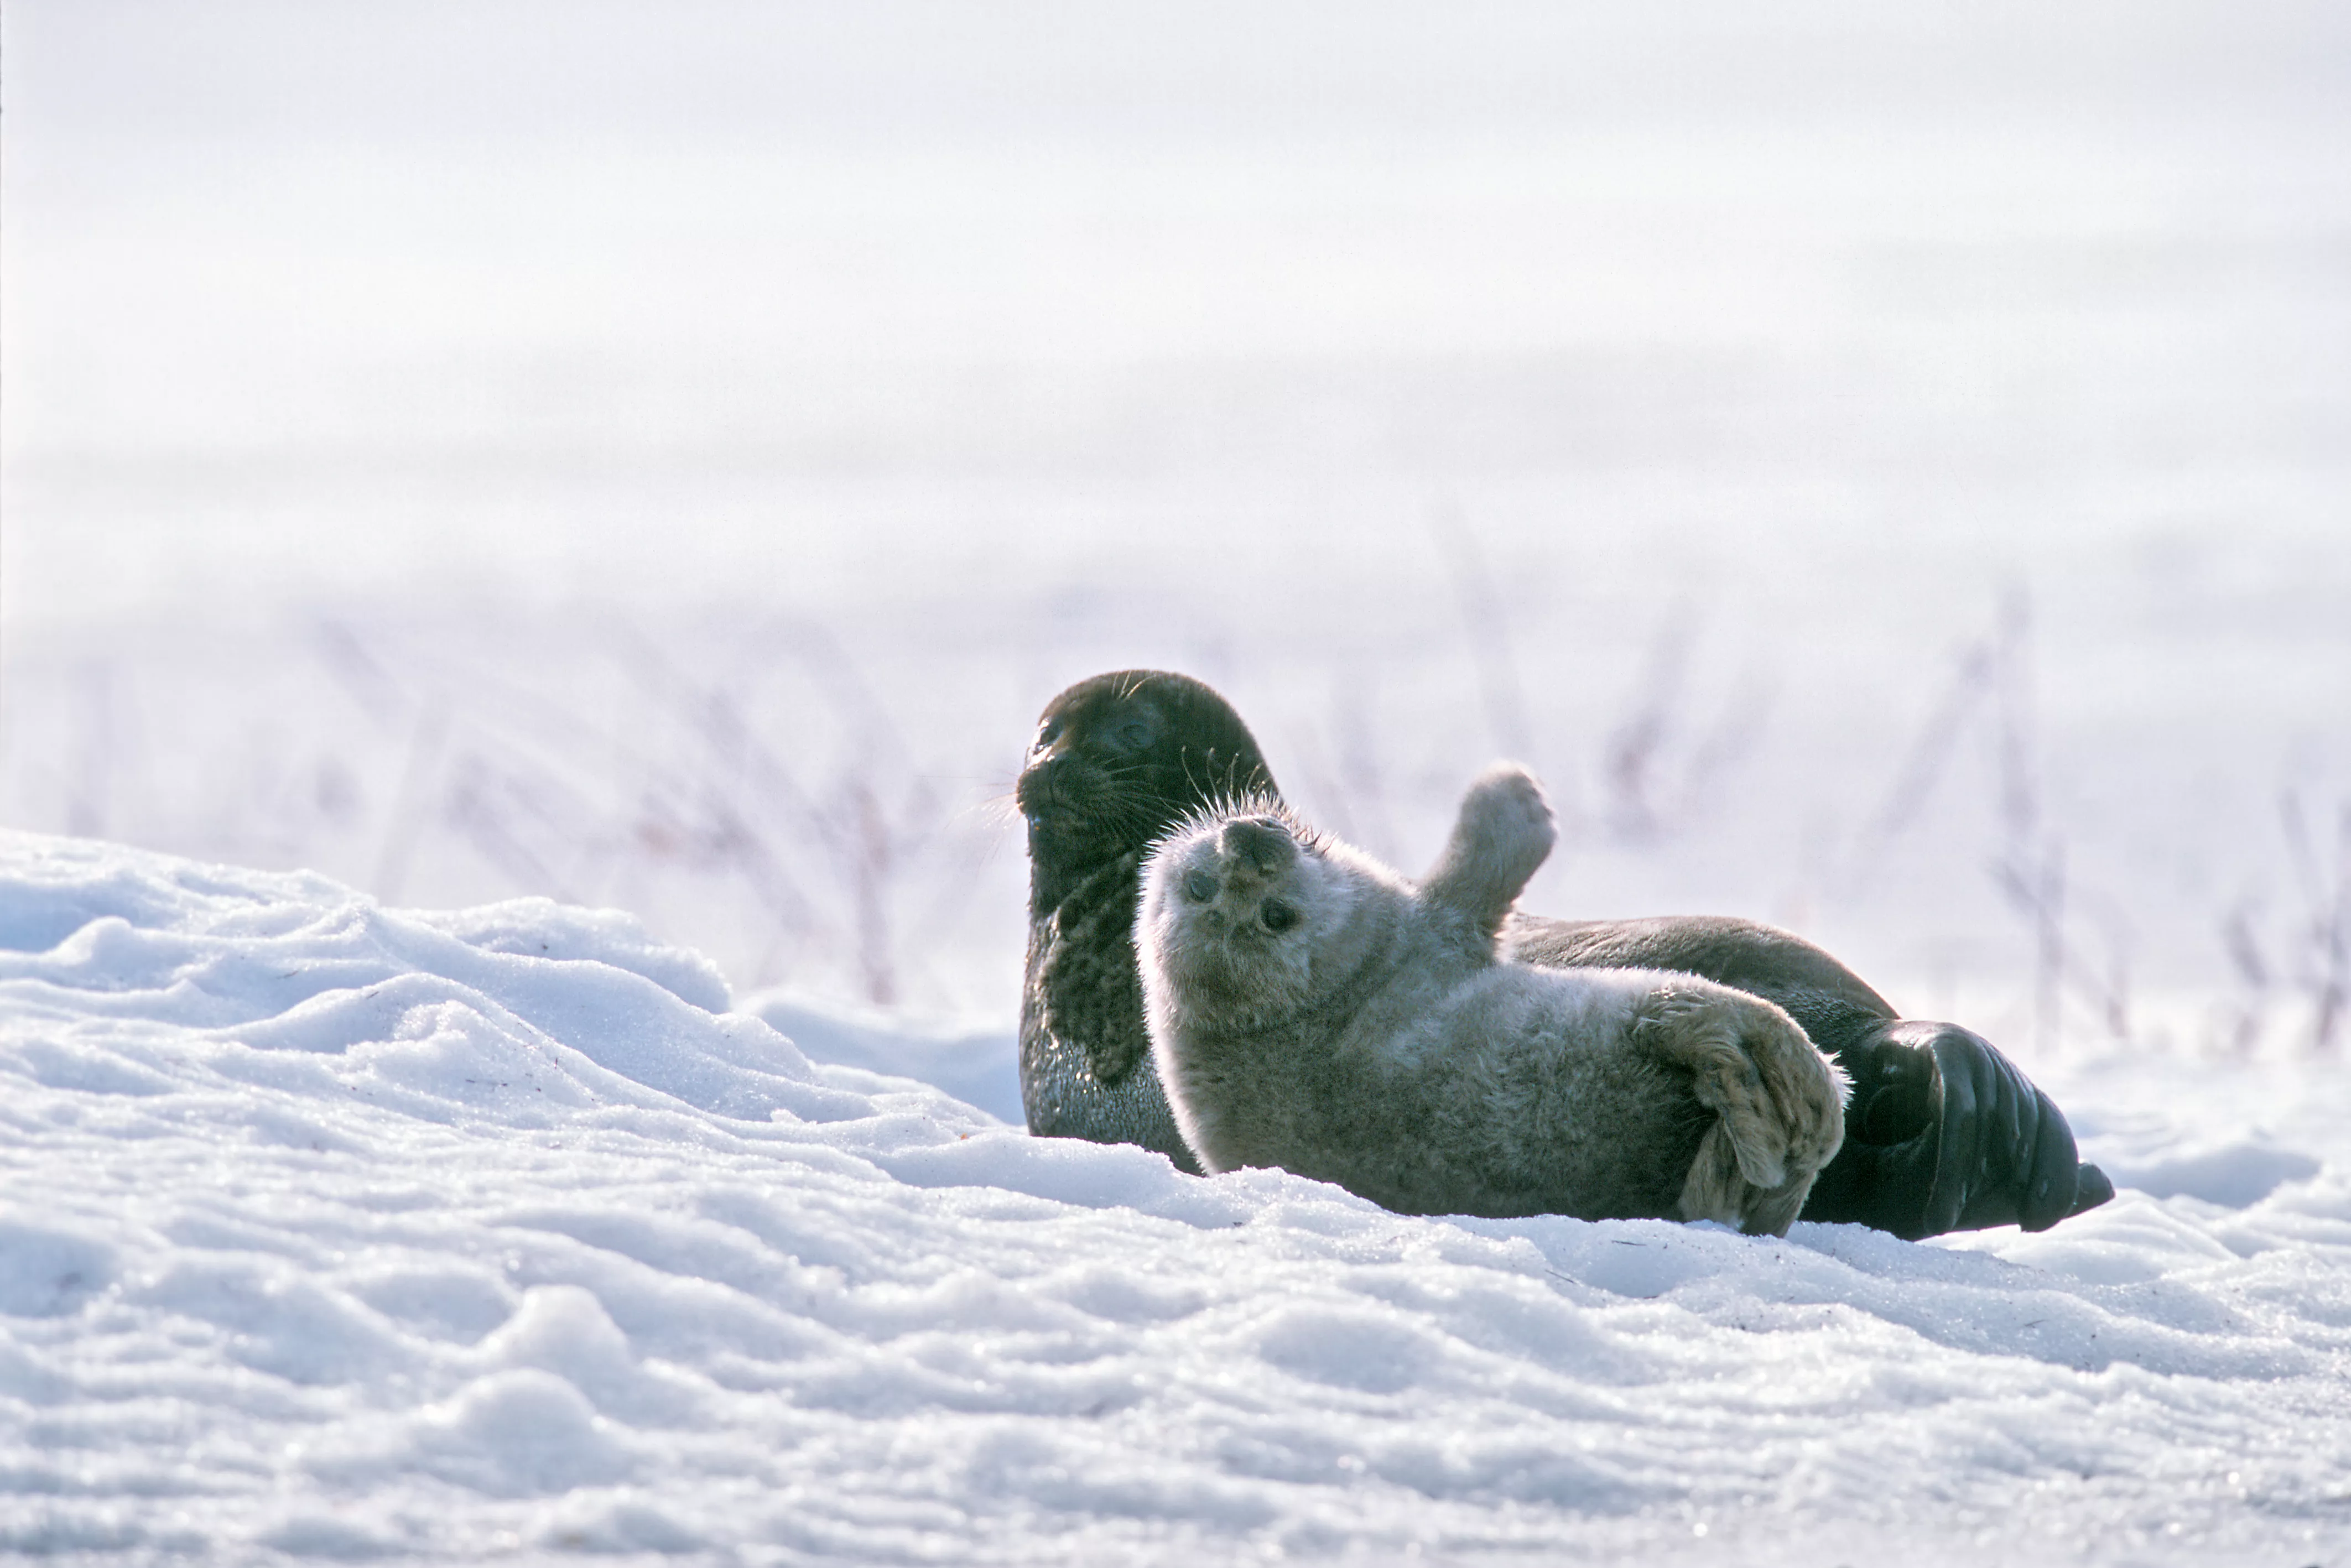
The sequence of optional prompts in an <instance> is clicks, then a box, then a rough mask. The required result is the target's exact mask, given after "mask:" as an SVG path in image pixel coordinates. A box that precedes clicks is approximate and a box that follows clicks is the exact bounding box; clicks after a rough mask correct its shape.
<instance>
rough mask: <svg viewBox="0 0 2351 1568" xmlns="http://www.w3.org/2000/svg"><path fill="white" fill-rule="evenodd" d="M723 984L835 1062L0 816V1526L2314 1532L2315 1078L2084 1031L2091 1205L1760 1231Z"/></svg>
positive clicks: (574, 930)
mask: <svg viewBox="0 0 2351 1568" xmlns="http://www.w3.org/2000/svg"><path fill="white" fill-rule="evenodd" d="M762 1010H763V1011H765V1012H767V1013H768V1015H769V1016H771V1017H776V1018H779V1019H789V1020H792V1021H793V1022H794V1025H795V1027H796V1028H799V1029H800V1030H801V1032H802V1034H803V1038H804V1040H806V1041H807V1042H808V1043H810V1045H811V1047H812V1048H815V1047H816V1046H817V1042H818V1041H820V1040H823V1041H829V1042H831V1044H832V1045H833V1046H835V1047H836V1048H838V1050H839V1053H840V1054H841V1055H843V1056H845V1057H846V1058H848V1060H847V1061H845V1062H842V1063H833V1064H819V1063H812V1062H811V1061H810V1059H809V1057H808V1056H807V1055H805V1054H803V1052H802V1051H801V1050H800V1049H799V1048H798V1047H796V1046H795V1045H794V1044H793V1043H792V1041H791V1040H788V1039H787V1038H786V1037H785V1036H784V1035H783V1034H781V1033H778V1031H777V1030H776V1029H775V1028H773V1027H771V1026H770V1024H769V1023H768V1022H767V1021H763V1020H762V1019H761V1018H759V1017H756V1016H753V1015H752V1014H751V1013H750V1012H747V1011H739V1012H738V1011H730V1010H728V996H727V991H726V986H725V984H724V982H723V981H722V980H721V979H720V977H719V976H718V974H717V972H716V969H715V968H713V967H711V966H710V965H709V964H708V963H706V962H705V961H703V960H702V959H700V958H698V957H697V956H694V955H691V954H687V953H683V952H680V951H677V950H675V949H671V948H666V947H664V946H659V945H657V944H655V943H653V942H652V941H651V940H649V939H648V938H647V937H646V936H644V935H643V931H642V930H641V928H640V927H638V926H637V925H635V924H634V923H633V922H632V921H631V920H630V919H628V918H627V917H625V916H622V915H614V914H611V913H604V912H593V911H586V910H580V909H577V908H569V907H564V906H559V905H557V904H550V903H548V902H545V901H539V900H532V901H524V902H518V903H512V904H498V905H494V906H491V907H488V908H484V909H475V910H468V911H464V912H460V913H455V914H428V913H421V912H413V911H392V910H387V909H383V908H381V907H379V906H377V905H376V904H373V903H372V902H371V901H370V900H368V899H366V898H364V897H361V896H360V895H358V894H353V893H352V892H350V890H348V889H346V888H344V887H341V886H340V885H337V884H335V883H330V882H328V881H326V880H324V879H321V878H319V877H316V876H310V875H280V874H268V873H256V872H245V871H235V870H229V869H224V868H220V867H214V866H205V865H199V864H195V863H193V862H185V861H179V860H172V859H168V858H165V857H162V856H158V855H152V854H148V853H144V852H134V851H131V850H126V849H120V848H116V847H113V846H110V845H105V844H99V843H92V842H86V841H69V840H62V839H52V838H43V837H36V836H29V835H21V834H12V835H6V836H5V837H0V1074H5V1092H4V1093H0V1118H5V1126H6V1134H5V1160H6V1165H7V1178H6V1186H5V1198H0V1552H5V1553H21V1554H26V1555H34V1554H49V1555H55V1556H63V1557H67V1558H76V1557H82V1558H98V1559H109V1560H132V1561H137V1560H164V1559H171V1560H175V1561H185V1560H196V1561H203V1560H216V1561H224V1562H238V1563H246V1562H268V1561H274V1560H280V1559H302V1560H328V1561H346V1560H348V1561H367V1560H386V1559H389V1560H401V1559H410V1560H434V1561H465V1562H477V1561H484V1560H490V1559H497V1560H524V1561H531V1560H539V1559H551V1558H559V1557H564V1556H568V1555H569V1554H572V1553H608V1554H609V1553H617V1554H622V1555H624V1556H634V1557H639V1558H643V1559H644V1560H647V1561H651V1560H654V1559H657V1558H667V1559H670V1560H674V1561H706V1562H712V1563H999V1562H1001V1563H1011V1562H1019V1563H1029V1562H1053V1563H1111V1562H1121V1563H1154V1562H1166V1563H1178V1562H1232V1561H1253V1560H1258V1559H1260V1558H1262V1559H1275V1558H1285V1559H1303V1560H1310V1561H1312V1560H1343V1561H1348V1562H1366V1563H1385V1562H1400V1561H1407V1560H1416V1561H1420V1562H1428V1563H1484V1562H1502V1561H1510V1562H1529V1561H1542V1562H1558V1561H1582V1560H1591V1561H1615V1560H1627V1559H1631V1558H1635V1557H1637V1558H1638V1559H1639V1560H1641V1561H1645V1562H1658V1561H1664V1562H1673V1561H1691V1562H1699V1561H1719V1562H1726V1563H1729V1562H1739V1563H1774V1562H1801V1563H1806V1564H1813V1565H1820V1568H1826V1565H1827V1564H1830V1563H1838V1562H1844V1563H1864V1562H1868V1561H1877V1560H1893V1559H1895V1558H1896V1557H1898V1558H1899V1560H1901V1561H1904V1562H1907V1563H1939V1562H1953V1563H1958V1562H1971V1561H1986V1560H1992V1559H1993V1557H1994V1556H1995V1554H1996V1555H1997V1559H1998V1560H2000V1561H2003V1562H2008V1563H2038V1562H2083V1561H2088V1562H2102V1563H2103V1562H2112V1563H2138V1562H2174V1561H2177V1562H2193V1561H2213V1560H2218V1559H2219V1558H2221V1557H2226V1558H2229V1559H2231V1560H2234V1561H2243V1562H2274V1563H2280V1564H2293V1563H2307V1562H2315V1561H2325V1560H2328V1559H2329V1558H2330V1557H2331V1558H2334V1559H2336V1560H2339V1559H2340V1558H2341V1557H2342V1556H2343V1555H2344V1554H2345V1553H2346V1552H2351V1481H2346V1479H2345V1478H2346V1476H2351V1427H2346V1418H2345V1412H2346V1410H2351V1364H2346V1350H2351V1139H2346V1134H2345V1133H2344V1132H2343V1128H2344V1126H2345V1125H2346V1116H2345V1113H2346V1110H2351V1092H2346V1087H2345V1085H2344V1083H2343V1082H2342V1081H2341V1076H2340V1075H2339V1074H2324V1075H2322V1074H2312V1075H2308V1076H2305V1077H2292V1076H2290V1075H2287V1070H2285V1069H2278V1068H2269V1069H2262V1070H2260V1071H2255V1070H2253V1069H2250V1068H2247V1069H2241V1070H2240V1069H2235V1068H2231V1069H2228V1070H2219V1069H2213V1068H2210V1067H2205V1066H2199V1065H2193V1064H2184V1063H2179V1062H2168V1063H2167V1062H2160V1061H2158V1062H2131V1061H2111V1062H2106V1063H2101V1064H2092V1065H2088V1066H2085V1067H2084V1068H2083V1069H2081V1070H2080V1071H2077V1072H2075V1073H2074V1075H2073V1076H2072V1078H2071V1079H2070V1080H2069V1081H2067V1082H2065V1083H2064V1085H2063V1091H2064V1093H2065V1094H2066V1095H2068V1096H2069V1100H2068V1103H2069V1104H2079V1105H2081V1106H2082V1107H2083V1114H2082V1117H2081V1123H2082V1125H2083V1127H2084V1128H2085V1144H2086V1145H2087V1146H2088V1148H2089V1151H2090V1153H2091V1154H2092V1155H2094V1156H2095V1157H2099V1158H2101V1159H2103V1160H2104V1161H2105V1164H2106V1166H2107V1168H2108V1169H2109V1170H2111V1171H2113V1172H2114V1173H2115V1174H2116V1176H2117V1177H2118V1179H2120V1180H2121V1181H2123V1182H2124V1184H2125V1186H2126V1190H2125V1191H2124V1192H2123V1193H2122V1194H2121V1196H2120V1197H2117V1199H2116V1201H2115V1202H2114V1203H2113V1204H2112V1205H2110V1206H2108V1207H2105V1208H2104V1209H2101V1210H2099V1211H2097V1212H2095V1213H2094V1214H2091V1215H2089V1216H2086V1217H2085V1218H2082V1219H2079V1220H2076V1221H2074V1222H2072V1223H2070V1224H2068V1225H2066V1226H2064V1227H2062V1228H2059V1229H2058V1230H2055V1231H2053V1232H2051V1233H2048V1234H2046V1235H2043V1236H2040V1237H2025V1236H2022V1235H2020V1234H2019V1233H2017V1232H2015V1231H2013V1230H2007V1231H2001V1232H1995V1233H1991V1234H1988V1235H1983V1236H1977V1237H1967V1238H1959V1239H1952V1240H1951V1241H1950V1242H1949V1243H1948V1244H1934V1245H1924V1246H1920V1245H1912V1244H1908V1243H1905V1242H1901V1241H1897V1240H1895V1239H1891V1238H1888V1237H1885V1236H1882V1235H1877V1234H1875V1233H1872V1232H1869V1231H1865V1230H1861V1229H1856V1228H1846V1227H1823V1226H1803V1225H1800V1226H1798V1227H1797V1228H1795V1230H1794V1232H1793V1233H1792V1235H1791V1236H1790V1237H1789V1238H1788V1239H1785V1240H1781V1241H1774V1240H1771V1239H1749V1238H1744V1237H1740V1236H1738V1235H1734V1234H1732V1233H1730V1232H1729V1231H1728V1230H1723V1229H1719V1228H1681V1227H1676V1226H1673V1225H1669V1224H1665V1223H1661V1222H1629V1223H1628V1222H1614V1223H1606V1224H1583V1223H1580V1222H1578V1221H1575V1220H1571V1219H1564V1218H1538V1219H1530V1220H1517V1221H1483V1220H1478V1221H1471V1220H1447V1219H1421V1218H1399V1217H1396V1216H1394V1215H1390V1214H1386V1213H1384V1212H1382V1211H1381V1210H1379V1209H1377V1208H1375V1207H1372V1206H1370V1205H1368V1204H1365V1203H1363V1202H1361V1201H1358V1200H1356V1199H1354V1198H1353V1197H1348V1196H1347V1195H1346V1194H1344V1193H1342V1192H1339V1191H1337V1190H1336V1189H1333V1188H1331V1187H1326V1186H1319V1185H1317V1184H1314V1183H1311V1182H1307V1181H1301V1180H1298V1179H1294V1178H1291V1177H1289V1176H1281V1175H1279V1174H1269V1173H1263V1172H1244V1173H1239V1174H1237V1175H1234V1176H1225V1177H1219V1178H1217V1179H1213V1180H1206V1181H1203V1180H1196V1179H1192V1178H1188V1177H1185V1176H1179V1175H1177V1174H1176V1173H1175V1171H1174V1170H1173V1169H1172V1168H1171V1167H1170V1166H1168V1165H1167V1164H1166V1163H1165V1161H1164V1160H1162V1159H1160V1158H1158V1157H1157V1156H1155V1155H1145V1154H1144V1153H1141V1152H1140V1151H1137V1150H1133V1149H1121V1148H1102V1147H1095V1146H1092V1145H1081V1144H1076V1143H1068V1142H1059V1141H1049V1140H1037V1139H1031V1138H1029V1137H1028V1136H1027V1135H1026V1134H1024V1133H1022V1132H1021V1131H1020V1130H1019V1128H1018V1127H1015V1126H1008V1125H1006V1124H1003V1123H1001V1122H999V1121H998V1120H997V1119H996V1118H994V1117H993V1116H991V1115H989V1114H988V1113H986V1112H984V1111H981V1110H978V1109H976V1108H974V1107H973V1106H972V1105H970V1104H967V1103H964V1102H962V1101H959V1100H957V1099H955V1098H952V1097H950V1096H949V1095H948V1094H947V1093H946V1092H944V1091H942V1090H940V1089H937V1088H934V1087H932V1086H930V1085H928V1084H925V1083H923V1082H915V1081H914V1080H912V1079H908V1078H901V1077H892V1076H888V1075H886V1071H882V1070H886V1069H888V1068H891V1067H892V1066H893V1065H899V1066H903V1065H904V1064H907V1063H917V1064H928V1065H929V1066H931V1067H935V1068H937V1069H938V1070H939V1071H940V1072H941V1073H942V1074H943V1075H945V1076H947V1077H948V1078H950V1079H955V1080H956V1082H963V1083H965V1085H966V1087H967V1089H969V1090H970V1091H971V1092H978V1093H981V1094H982V1097H985V1095H986V1094H987V1093H988V1092H996V1091H995V1090H993V1089H990V1088H989V1087H988V1086H989V1085H991V1084H998V1086H999V1087H1000V1084H999V1083H998V1079H996V1078H993V1077H990V1076H989V1073H988V1069H987V1062H988V1056H987V1053H988V1052H989V1051H997V1052H998V1064H999V1065H1000V1054H1001V1051H1003V1050H1004V1049H1007V1046H1006V1042H1005V1041H1003V1040H993V1041H992V1040H990V1039H989V1038H987V1037H983V1036H974V1037H971V1038H969V1039H968V1040H966V1041H965V1044H966V1045H967V1047H968V1049H967V1051H962V1052H960V1053H959V1052H958V1051H956V1050H954V1049H950V1043H951V1041H952V1040H953V1039H954V1038H955V1037H952V1036H950V1035H947V1034H943V1033H941V1032H939V1031H936V1030H929V1031H925V1030H921V1029H910V1030H906V1031H904V1038H903V1040H901V1041H900V1042H899V1048H898V1049H897V1051H896V1054H894V1055H893V1043H892V1037H891V1034H890V1029H889V1025H888V1021H887V1019H886V1017H876V1018H873V1019H843V1018H838V1017H829V1016H828V1015H825V1014H824V1013H823V1012H822V1011H821V1010H820V1009H806V1008H803V1009H800V1010H799V1012H795V1011H794V1010H793V1008H792V1006H791V1005H790V1004H789V1003H788V1002H786V1001H784V1000H780V999H777V998H768V1000H767V1001H766V1002H765V1003H763V1004H762ZM1007 1032H1008V1031H1007ZM956 1074H962V1075H963V1077H962V1078H961V1079H956ZM975 1086H976V1087H975ZM1002 1108H1003V1106H1002V1105H1001V1104H1000V1103H999V1104H998V1109H1002Z"/></svg>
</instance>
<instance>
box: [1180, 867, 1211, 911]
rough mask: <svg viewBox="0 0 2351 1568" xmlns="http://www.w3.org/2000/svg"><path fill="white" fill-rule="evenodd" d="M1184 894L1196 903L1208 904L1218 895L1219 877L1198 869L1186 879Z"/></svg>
mask: <svg viewBox="0 0 2351 1568" xmlns="http://www.w3.org/2000/svg"><path fill="white" fill-rule="evenodd" d="M1184 896H1185V897H1186V898H1188V899H1190V900H1191V901H1192V902H1193V903H1195V904H1206V903H1207V902H1208V901H1209V900H1210V899H1212V898H1214V897H1216V896H1217V879H1216V878H1215V877H1213V876H1210V875H1209V874H1208V873H1207V872H1204V871H1196V872H1194V873H1192V874H1191V875H1189V876H1187V877H1186V878H1185V879H1184Z"/></svg>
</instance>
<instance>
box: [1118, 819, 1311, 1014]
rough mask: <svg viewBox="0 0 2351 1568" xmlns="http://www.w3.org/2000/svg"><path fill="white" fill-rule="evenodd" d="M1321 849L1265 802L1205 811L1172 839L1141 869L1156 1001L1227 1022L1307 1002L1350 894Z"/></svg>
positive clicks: (1147, 957)
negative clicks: (1318, 961) (1321, 955)
mask: <svg viewBox="0 0 2351 1568" xmlns="http://www.w3.org/2000/svg"><path fill="white" fill-rule="evenodd" d="M1327 852H1328V846H1326V845H1325V844H1324V843H1323V841H1321V840H1320V839H1318V838H1317V837H1316V835H1314V834H1313V833H1312V832H1311V831H1309V830H1307V829H1306V828H1304V827H1302V826H1301V825H1300V824H1299V823H1298V822H1297V821H1294V820H1293V819H1292V818H1290V816H1289V815H1288V814H1287V813H1286V812H1284V811H1282V810H1280V808H1278V807H1275V806H1272V805H1270V803H1268V802H1264V801H1257V802H1250V803H1245V804H1243V805H1240V806H1238V807H1235V808H1231V809H1229V810H1227V811H1225V812H1222V813H1217V812H1209V813H1206V814H1204V815H1203V816H1202V817H1201V818H1200V819H1198V820H1196V821H1194V822H1193V823H1192V824H1191V825H1190V826H1188V827H1186V828H1183V829H1179V830H1178V831H1176V832H1175V833H1174V834H1172V835H1170V837H1169V838H1168V840H1167V841H1166V842H1165V843H1164V844H1162V845H1161V846H1160V847H1159V848H1158V849H1157V850H1156V851H1155V852H1154V853H1153V855H1152V857H1151V860H1150V862H1149V863H1148V864H1147V865H1146V866H1145V868H1144V884H1143V925H1144V930H1143V932H1142V941H1141V942H1140V943H1139V944H1138V946H1139V947H1140V948H1141V950H1142V952H1143V955H1144V965H1145V967H1146V978H1145V989H1146V990H1147V991H1148V992H1149V993H1150V994H1151V997H1152V1000H1153V1005H1154V1006H1158V1005H1161V1003H1162V999H1163V998H1165V1005H1166V1006H1168V1007H1169V1008H1171V1009H1175V1010H1179V1011H1181V1012H1182V1013H1184V1014H1186V1015H1188V1016H1189V1017H1190V1018H1191V1019H1196V1020H1197V1021H1201V1022H1207V1023H1212V1024H1223V1025H1228V1026H1232V1025H1247V1024H1250V1023H1257V1022H1264V1021H1269V1020H1270V1019H1278V1018H1280V1017H1283V1016H1286V1015H1287V1014H1289V1013H1291V1012H1294V1011H1296V1010H1297V1009H1299V1008H1300V1007H1301V1006H1303V1005H1305V1003H1306V1002H1307V1001H1309V1000H1310V999H1311V997H1312V994H1313V988H1314V981H1315V977H1316V969H1317V965H1316V958H1317V955H1318V953H1320V952H1322V950H1323V949H1324V948H1325V947H1326V946H1328V941H1329V936H1330V934H1331V933H1332V931H1333V930H1334V929H1336V928H1337V927H1338V926H1340V925H1343V924H1344V922H1345V920H1346V917H1347V914H1348V912H1349V910H1350V909H1352V908H1353V904H1354V903H1355V897H1356V892H1355V883H1354V880H1353V877H1352V876H1351V874H1350V873H1349V870H1348V869H1347V868H1343V867H1341V866H1338V865H1335V864H1333V863H1332V862H1331V861H1330V860H1329V859H1328V858H1327ZM1153 969H1155V970H1156V971H1157V974H1156V976H1154V975H1152V974H1151V973H1150V971H1151V970H1153ZM1155 979H1156V980H1159V981H1163V982H1164V983H1161V984H1154V983H1152V982H1153V981H1154V980H1155ZM1171 1021H1173V1020H1172V1019H1171Z"/></svg>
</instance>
